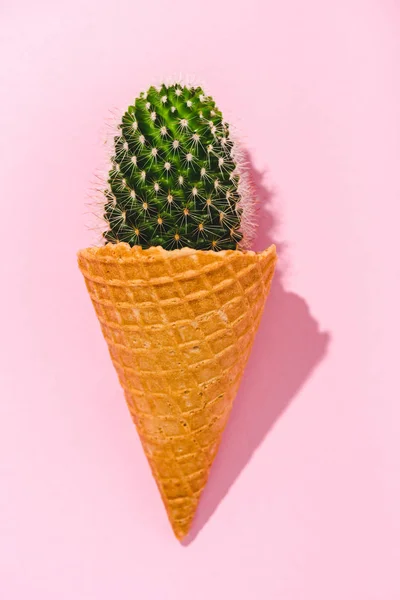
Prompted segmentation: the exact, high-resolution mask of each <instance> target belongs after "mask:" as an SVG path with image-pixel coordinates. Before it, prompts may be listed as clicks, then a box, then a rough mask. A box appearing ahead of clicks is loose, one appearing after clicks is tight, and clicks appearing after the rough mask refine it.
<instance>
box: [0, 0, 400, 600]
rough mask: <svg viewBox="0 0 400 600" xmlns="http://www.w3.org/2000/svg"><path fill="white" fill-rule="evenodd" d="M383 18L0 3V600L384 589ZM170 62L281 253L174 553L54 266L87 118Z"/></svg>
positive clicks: (197, 7)
mask: <svg viewBox="0 0 400 600" xmlns="http://www.w3.org/2000/svg"><path fill="white" fill-rule="evenodd" d="M396 4H397V3H396V1H395V0H393V1H390V0H380V1H379V0H332V1H330V2H328V1H325V2H321V1H319V0H302V1H301V2H300V1H296V0H280V1H279V2H278V1H273V0H258V1H257V0H245V1H244V2H235V1H231V0H222V1H219V2H218V1H217V0H203V1H201V2H195V1H193V2H188V1H186V2H183V1H181V0H178V1H173V0H170V1H168V2H167V1H165V2H161V1H160V0H158V1H157V0H152V1H151V2H145V1H144V2H138V1H136V2H134V1H132V0H130V1H129V0H125V1H122V0H113V1H112V2H105V1H104V0H103V1H102V2H98V1H94V0H91V1H86V0H68V1H64V2H44V1H43V0H42V1H40V0H38V1H36V2H32V1H28V0H26V1H22V0H20V1H16V0H3V1H2V3H1V8H0V12H1V30H2V31H1V41H0V53H1V54H0V55H1V57H2V67H3V74H2V76H1V86H2V88H3V89H2V94H1V110H0V120H1V137H0V140H1V141H0V144H1V163H0V164H1V167H0V168H1V173H2V175H1V196H2V202H1V206H2V215H1V242H2V249H3V250H2V259H1V264H0V272H1V279H0V281H1V284H2V295H1V300H0V304H1V306H0V314H1V315H2V329H1V348H0V377H1V381H0V385H1V387H0V389H1V405H0V411H1V414H0V461H1V463H0V468H1V484H0V485H1V490H0V597H1V598H4V599H5V600H22V599H24V600H25V599H26V598H29V599H30V600H31V599H36V598H37V599H40V600H66V599H68V600H88V599H93V600H103V599H104V600H109V599H111V598H118V600H125V599H132V598H140V599H143V600H147V599H151V600H153V599H154V600H169V599H171V600H172V599H174V600H181V599H183V598H185V599H186V598H191V599H193V600H198V599H202V598H212V599H214V598H215V599H219V598H238V599H242V598H250V599H252V600H258V599H265V598H270V599H273V600H339V599H340V600H395V599H399V598H400V576H399V575H398V573H396V567H397V568H398V566H399V562H400V541H399V540H400V509H399V507H400V486H399V472H400V426H399V423H400V393H399V392H400V390H399V383H398V362H399V333H400V332H399V318H398V307H399V305H400V298H399V279H400V268H399V260H400V259H399V250H398V241H397V240H398V239H399V218H400V209H399V206H400V110H399V107H400V77H399V64H400V8H399V5H398V4H397V6H396ZM180 71H181V72H182V73H189V74H193V75H195V76H196V75H197V76H198V77H199V78H200V79H201V80H203V81H205V82H206V84H207V89H208V90H210V91H211V93H212V94H213V95H214V96H215V98H216V100H217V102H218V104H219V106H220V108H221V109H222V110H225V111H227V114H228V115H233V116H234V117H236V122H238V123H239V126H240V128H241V130H242V131H243V132H244V133H245V134H246V144H247V147H248V151H249V157H250V159H251V164H252V170H253V176H254V177H255V179H256V183H257V186H258V191H259V196H260V199H261V201H262V206H263V208H262V216H261V228H260V234H259V238H258V240H257V247H258V248H261V247H263V246H265V245H266V244H267V243H269V241H270V240H274V241H276V242H277V243H278V247H279V249H280V256H281V260H280V273H279V274H278V275H277V277H276V279H275V281H274V285H273V291H272V295H271V298H270V300H269V303H268V305H267V310H266V314H265V318H264V320H263V323H262V326H261V330H260V332H259V335H258V338H257V341H256V345H255V349H254V352H253V354H252V357H251V361H250V364H249V368H248V370H247V373H246V376H245V380H244V382H243V384H242V387H241V390H240V393H239V396H238V398H237V402H236V405H235V407H234V409H233V414H232V418H231V420H230V423H229V426H228V429H227V431H226V435H225V437H224V440H223V445H222V448H221V451H220V453H219V455H218V458H217V460H216V463H215V466H214V469H213V472H212V475H211V478H210V481H209V485H208V488H207V490H206V492H205V494H204V497H203V500H202V502H201V506H200V509H199V513H198V516H197V519H196V522H195V525H194V530H193V534H192V536H191V538H190V539H189V540H188V542H187V543H186V545H180V544H179V543H178V542H177V541H176V540H175V539H174V537H173V535H172V532H171V529H170V526H169V524H168V522H167V518H166V515H165V512H164V508H163V506H162V503H161V500H160V498H159V496H158V492H157V490H156V486H155V484H154V482H153V480H152V478H151V475H150V471H149V468H148V466H147V463H146V461H145V458H144V455H143V453H142V451H141V447H140V443H139V440H138V438H137V435H136V432H135V430H134V427H133V425H132V423H131V421H130V418H129V415H128V411H127V409H126V407H125V404H124V400H123V397H122V393H121V390H120V388H119V385H118V382H117V378H116V375H115V373H114V371H113V368H112V365H111V362H110V360H109V357H108V354H107V350H106V346H105V343H104V341H103V339H102V336H101V333H100V328H99V325H98V323H97V321H96V318H95V315H94V311H93V309H92V306H91V305H90V302H89V298H88V295H87V293H86V290H85V288H84V284H83V280H82V276H81V275H80V273H79V271H78V269H77V266H76V260H75V253H76V251H77V249H78V248H80V247H84V246H87V245H89V244H91V243H92V242H93V235H92V233H91V232H90V231H89V230H88V229H87V228H86V224H87V222H88V217H87V215H86V214H85V211H86V210H87V209H86V207H85V204H84V203H85V202H86V194H87V192H88V190H89V188H90V186H91V181H92V179H93V173H94V171H95V169H96V168H97V167H99V166H101V165H102V164H103V146H102V139H103V138H102V133H103V130H104V122H105V120H106V118H107V116H108V110H109V109H110V108H112V107H113V106H121V107H124V106H126V105H127V104H128V103H129V102H130V101H132V99H133V98H134V97H135V95H136V94H138V93H139V92H140V91H141V90H142V89H144V88H145V87H146V86H148V84H149V83H150V82H152V81H153V80H154V79H156V80H157V78H159V77H162V76H165V75H170V74H174V73H176V72H180Z"/></svg>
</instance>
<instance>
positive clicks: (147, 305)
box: [78, 243, 276, 539]
mask: <svg viewBox="0 0 400 600" xmlns="http://www.w3.org/2000/svg"><path fill="white" fill-rule="evenodd" d="M78 262H79V268H80V270H81V272H82V274H83V276H84V278H85V282H86V286H87V289H88V291H89V294H90V297H91V300H92V303H93V305H94V308H95V311H96V314H97V317H98V319H99V321H100V324H101V328H102V331H103V334H104V337H105V339H106V341H107V344H108V348H109V351H110V355H111V358H112V361H113V363H114V366H115V369H116V371H117V373H118V377H119V380H120V383H121V385H122V387H123V389H124V392H125V397H126V401H127V404H128V407H129V410H130V413H131V415H132V418H133V421H134V422H135V424H136V427H137V430H138V433H139V436H140V439H141V442H142V445H143V449H144V451H145V453H146V456H147V458H148V461H149V463H150V467H151V470H152V472H153V475H154V478H155V480H156V482H157V485H158V488H159V490H160V493H161V496H162V499H163V501H164V504H165V507H166V510H167V513H168V517H169V519H170V522H171V525H172V528H173V530H174V533H175V535H176V537H177V538H178V539H182V538H183V537H184V536H185V535H187V533H188V531H189V529H190V526H191V523H192V520H193V517H194V514H195V511H196V508H197V505H198V502H199V498H200V495H201V493H202V491H203V489H204V486H205V484H206V482H207V479H208V475H209V471H210V467H211V464H212V462H213V460H214V458H215V455H216V453H217V450H218V446H219V443H220V441H221V436H222V433H223V430H224V428H225V424H226V422H227V419H228V416H229V413H230V410H231V407H232V403H233V400H234V398H235V395H236V392H237V389H238V387H239V383H240V380H241V378H242V375H243V372H244V369H245V366H246V362H247V359H248V357H249V354H250V351H251V347H252V344H253V340H254V336H255V333H256V331H257V328H258V325H259V322H260V319H261V316H262V312H263V308H264V303H265V300H266V298H267V296H268V292H269V288H270V285H271V280H272V277H273V273H274V268H275V262H276V251H275V246H271V247H270V248H268V249H267V250H265V251H264V252H261V253H255V252H241V251H237V250H225V251H221V252H214V251H202V250H194V249H191V248H182V249H180V250H173V251H167V250H164V249H162V248H160V247H156V248H149V249H147V250H142V249H141V248H140V247H137V246H136V247H133V248H131V247H130V246H129V245H128V244H121V243H120V244H107V245H106V246H103V247H99V248H87V249H85V250H81V251H80V252H79V253H78Z"/></svg>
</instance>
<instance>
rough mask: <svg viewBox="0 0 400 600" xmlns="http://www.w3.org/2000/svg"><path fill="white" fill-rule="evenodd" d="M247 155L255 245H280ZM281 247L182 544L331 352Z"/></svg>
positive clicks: (267, 195) (266, 195)
mask: <svg viewBox="0 0 400 600" xmlns="http://www.w3.org/2000/svg"><path fill="white" fill-rule="evenodd" d="M246 159H247V161H248V164H249V170H250V176H251V179H252V183H253V185H254V187H255V190H256V192H257V197H258V199H259V203H260V211H259V219H258V222H259V230H258V237H257V239H256V241H255V244H254V245H253V247H254V249H255V250H257V251H260V250H263V249H264V248H266V247H268V246H269V245H270V244H271V243H276V242H274V240H273V238H272V234H273V230H274V228H275V225H276V217H275V215H274V214H273V212H272V209H271V200H272V193H271V191H270V190H269V189H268V188H267V187H266V186H265V185H264V184H263V178H264V173H261V172H259V171H257V170H256V169H255V168H254V166H253V165H252V161H251V157H250V155H249V154H247V156H246ZM277 250H278V270H277V271H276V272H275V276H274V280H273V282H272V288H271V293H270V295H269V298H268V300H267V304H266V308H265V312H264V316H263V319H262V321H261V324H260V328H259V330H258V333H257V336H256V340H255V342H254V346H253V350H252V353H251V356H250V359H249V363H248V365H247V368H246V371H245V375H244V377H243V380H242V383H241V386H240V390H239V393H238V395H237V398H236V400H235V402H234V405H233V408H232V412H231V415H230V418H229V421H228V424H227V427H226V430H225V432H224V435H223V439H222V442H221V446H220V449H219V452H218V454H217V457H216V459H215V461H214V464H213V466H212V469H211V473H210V477H209V480H208V483H207V485H206V488H205V490H204V492H203V495H202V497H201V500H200V503H199V507H198V510H197V513H196V516H195V519H194V521H193V526H192V529H191V531H190V533H189V535H188V536H187V537H186V538H185V539H184V540H183V541H182V542H181V543H182V545H184V546H188V545H189V544H190V543H191V542H192V541H193V540H194V539H195V538H196V537H197V535H198V534H199V532H200V531H201V530H202V529H203V527H204V526H205V525H206V523H207V522H208V520H209V519H210V518H211V517H212V515H213V513H214V512H215V510H216V509H217V507H218V505H219V504H220V503H221V502H222V500H223V499H224V498H225V496H226V495H227V493H228V492H229V490H230V488H231V486H232V485H233V484H234V482H235V480H236V479H237V477H238V476H239V475H240V473H241V472H242V471H243V469H244V468H245V467H246V465H247V463H248V462H249V461H250V459H251V457H252V455H253V453H254V452H255V450H256V449H257V448H258V447H259V446H260V444H261V443H262V441H263V440H264V438H265V437H266V435H267V434H268V432H269V431H270V430H271V428H272V427H273V426H274V424H275V422H276V421H277V420H278V419H279V417H280V416H281V415H282V413H283V412H284V411H285V410H286V408H287V407H288V406H289V404H290V403H291V402H292V401H293V400H294V399H295V397H296V394H297V392H298V391H299V390H300V389H301V387H302V386H303V385H304V383H305V382H306V381H307V379H308V378H309V377H310V375H311V373H312V372H313V370H314V369H315V367H316V366H317V365H318V364H319V363H320V362H321V360H322V359H323V358H324V356H325V355H326V353H327V349H328V345H329V339H330V335H329V333H327V332H321V331H320V326H319V324H318V322H317V321H316V320H315V318H313V317H312V315H311V314H310V310H309V308H308V305H307V302H306V300H305V299H304V298H302V297H300V296H299V295H297V294H294V293H293V292H288V291H286V290H285V288H284V287H283V283H282V271H281V267H280V268H279V256H281V255H282V247H280V246H279V244H277ZM281 262H282V261H281Z"/></svg>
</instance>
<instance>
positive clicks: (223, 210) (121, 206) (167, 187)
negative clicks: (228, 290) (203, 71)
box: [103, 84, 242, 250]
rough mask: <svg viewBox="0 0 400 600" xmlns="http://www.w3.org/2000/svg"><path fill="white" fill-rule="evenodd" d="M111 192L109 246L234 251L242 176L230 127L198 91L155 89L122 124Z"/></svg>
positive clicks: (238, 233)
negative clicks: (124, 244)
mask: <svg viewBox="0 0 400 600" xmlns="http://www.w3.org/2000/svg"><path fill="white" fill-rule="evenodd" d="M112 165H113V166H112V169H111V170H110V172H109V175H108V183H109V188H108V189H107V190H106V191H105V197H106V200H107V202H106V204H105V207H104V218H105V220H106V221H107V223H108V226H109V228H108V230H107V231H105V232H104V233H103V236H104V238H105V240H106V243H107V242H113V243H116V242H127V243H128V244H130V245H131V246H135V245H139V246H142V247H143V248H148V247H150V246H162V247H164V248H166V249H168V250H171V249H174V248H181V247H182V246H189V247H192V248H196V249H203V250H210V249H213V250H225V249H236V248H238V245H239V243H240V241H241V239H242V233H241V230H240V220H241V206H240V203H239V201H240V194H239V191H238V185H239V174H238V172H237V165H236V163H235V160H234V152H233V142H232V140H231V139H230V135H229V126H228V124H227V123H226V122H225V121H224V120H223V118H222V114H221V112H220V111H219V110H218V108H217V107H216V105H215V102H214V100H213V99H212V98H211V97H210V96H206V95H205V94H204V92H203V90H202V89H201V88H200V87H196V88H195V87H186V86H181V85H179V84H174V85H170V86H166V85H162V86H161V87H160V88H157V89H156V88H155V87H151V88H150V89H149V90H148V92H147V93H143V94H141V95H140V97H139V98H137V99H136V101H135V104H134V105H133V106H129V108H128V110H127V111H126V113H125V114H124V116H123V117H122V123H121V124H120V125H119V131H118V135H117V136H116V137H114V155H113V157H112Z"/></svg>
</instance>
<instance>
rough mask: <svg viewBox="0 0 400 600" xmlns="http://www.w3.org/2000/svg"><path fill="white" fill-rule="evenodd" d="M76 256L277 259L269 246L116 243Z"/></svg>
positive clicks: (93, 247) (94, 248)
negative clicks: (225, 247)
mask: <svg viewBox="0 0 400 600" xmlns="http://www.w3.org/2000/svg"><path fill="white" fill-rule="evenodd" d="M77 254H78V256H80V255H84V254H90V255H92V256H93V255H98V256H118V257H121V258H122V257H126V258H128V257H135V258H139V257H140V258H162V259H167V258H175V257H183V256H190V255H193V254H203V255H212V256H215V257H217V260H218V257H220V258H224V257H229V256H235V255H243V256H254V257H256V256H265V255H266V254H271V255H273V256H275V257H277V252H276V246H275V244H271V245H270V246H268V247H267V248H265V249H264V250H262V251H256V250H241V249H240V250H219V251H215V250H201V249H197V248H191V247H189V246H183V247H182V248H174V249H173V250H167V249H166V248H163V247H162V246H151V247H150V248H142V246H130V245H129V244H128V243H127V242H118V243H117V244H113V243H112V242H108V243H107V244H105V245H104V246H88V247H86V248H82V249H80V250H78V253H77Z"/></svg>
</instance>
